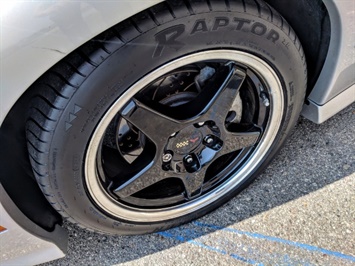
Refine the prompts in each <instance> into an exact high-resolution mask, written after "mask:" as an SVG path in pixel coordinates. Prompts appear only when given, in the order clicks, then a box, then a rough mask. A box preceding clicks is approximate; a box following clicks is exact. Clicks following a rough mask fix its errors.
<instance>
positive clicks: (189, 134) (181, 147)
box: [172, 126, 202, 155]
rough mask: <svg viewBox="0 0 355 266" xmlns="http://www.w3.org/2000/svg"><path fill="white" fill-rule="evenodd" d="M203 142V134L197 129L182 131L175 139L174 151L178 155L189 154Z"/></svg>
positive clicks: (189, 128)
mask: <svg viewBox="0 0 355 266" xmlns="http://www.w3.org/2000/svg"><path fill="white" fill-rule="evenodd" d="M201 142H202V133H201V132H200V131H199V130H198V129H196V128H195V127H193V126H192V127H187V128H184V129H183V130H181V131H180V132H179V133H178V134H177V136H176V137H175V138H174V140H173V143H172V149H173V151H174V153H177V154H182V155H184V154H188V153H190V152H191V151H193V150H194V149H195V148H196V147H197V146H198V145H200V143H201Z"/></svg>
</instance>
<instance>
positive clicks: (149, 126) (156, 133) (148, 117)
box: [121, 100, 184, 147]
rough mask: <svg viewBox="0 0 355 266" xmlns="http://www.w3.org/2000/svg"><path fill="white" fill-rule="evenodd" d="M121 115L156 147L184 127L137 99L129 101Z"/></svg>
mask: <svg viewBox="0 0 355 266" xmlns="http://www.w3.org/2000/svg"><path fill="white" fill-rule="evenodd" d="M121 115H122V117H124V118H125V119H126V120H127V121H129V122H130V123H131V124H133V125H134V126H135V127H137V128H138V129H139V130H140V131H142V132H143V133H144V134H145V135H146V136H147V137H148V138H149V139H150V140H152V141H153V142H154V143H155V144H156V145H157V146H158V147H160V146H162V145H163V143H164V142H165V141H166V140H167V139H168V137H169V136H170V135H171V134H172V133H174V132H177V131H179V130H180V129H182V128H183V127H184V125H183V124H182V123H180V122H178V121H176V120H173V119H171V118H169V117H167V116H165V115H163V114H162V113H159V112H157V111H155V110H153V109H151V108H149V107H148V106H146V105H144V104H143V103H141V102H139V101H138V100H132V101H130V102H129V103H128V104H127V105H126V107H125V108H124V109H123V111H122V112H121Z"/></svg>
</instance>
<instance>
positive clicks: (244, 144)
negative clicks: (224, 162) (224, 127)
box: [218, 131, 260, 157]
mask: <svg viewBox="0 0 355 266" xmlns="http://www.w3.org/2000/svg"><path fill="white" fill-rule="evenodd" d="M259 136H260V132H259V131H251V132H229V131H228V132H226V133H225V137H224V143H223V147H222V149H221V151H220V153H219V156H218V157H220V156H222V155H224V154H228V153H231V152H234V151H238V150H241V149H244V148H248V147H251V146H253V145H254V144H255V143H256V142H257V141H258V139H259Z"/></svg>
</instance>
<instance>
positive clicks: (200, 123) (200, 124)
mask: <svg viewBox="0 0 355 266" xmlns="http://www.w3.org/2000/svg"><path fill="white" fill-rule="evenodd" d="M204 124H205V122H199V123H197V125H199V126H200V127H202V126H203V125H204Z"/></svg>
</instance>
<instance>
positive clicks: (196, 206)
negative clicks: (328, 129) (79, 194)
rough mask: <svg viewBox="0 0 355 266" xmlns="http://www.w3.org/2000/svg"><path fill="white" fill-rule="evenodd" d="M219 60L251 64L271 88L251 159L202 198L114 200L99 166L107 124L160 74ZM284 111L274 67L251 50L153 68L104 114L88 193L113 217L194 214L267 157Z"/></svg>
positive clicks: (88, 164) (89, 159)
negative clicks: (151, 205) (153, 205)
mask: <svg viewBox="0 0 355 266" xmlns="http://www.w3.org/2000/svg"><path fill="white" fill-rule="evenodd" d="M219 59H221V60H230V61H235V62H236V63H239V64H242V65H245V66H247V67H249V68H250V69H252V70H253V71H255V72H256V73H257V74H258V75H259V76H260V77H262V79H263V82H264V83H265V85H266V87H267V88H269V91H270V93H269V95H270V100H271V104H270V117H269V122H268V124H267V127H266V128H265V133H264V134H263V136H262V138H261V140H260V141H259V144H258V146H257V147H256V149H255V150H254V151H253V153H252V154H251V155H250V158H249V159H248V161H247V162H246V163H245V164H244V166H243V167H242V168H241V169H239V170H238V171H237V172H235V173H234V174H233V175H232V176H231V177H230V178H229V179H228V180H227V181H226V182H224V183H223V184H221V185H220V186H218V187H216V188H214V189H213V190H211V191H210V192H208V193H206V194H204V195H202V196H201V197H198V198H196V199H194V200H191V201H189V202H186V203H183V204H181V205H177V206H172V207H167V208H161V209H152V210H148V209H141V208H136V207H130V206H127V205H124V204H122V203H119V202H118V201H116V200H114V199H113V198H112V197H111V196H110V195H109V194H108V193H107V192H106V190H105V189H104V188H103V187H102V185H101V182H100V181H99V178H98V173H97V167H96V160H97V159H96V157H97V156H98V149H99V147H100V145H101V141H102V139H103V136H104V134H105V131H106V128H107V127H108V125H109V123H110V122H111V120H112V119H113V117H114V116H115V115H116V114H117V113H118V112H119V111H120V110H121V109H122V108H123V106H124V105H125V104H126V103H127V101H128V100H129V99H131V98H132V97H133V96H134V95H135V94H136V93H137V92H139V91H140V90H141V89H142V88H144V87H145V86H147V85H148V84H150V83H151V82H152V81H153V80H155V79H156V78H157V77H159V76H162V75H164V74H166V73H168V72H170V71H172V70H174V69H177V68H179V67H182V66H184V65H188V64H192V63H195V62H199V61H204V60H219ZM283 113H284V95H283V91H282V85H281V82H280V80H279V78H278V76H277V74H276V73H275V71H274V70H273V69H272V67H271V66H270V65H269V64H267V63H266V62H265V61H263V60H262V59H260V58H258V57H256V56H254V55H251V54H249V53H245V52H242V51H236V50H209V51H204V52H199V53H194V54H191V55H187V56H184V57H181V58H178V59H176V60H174V61H172V62H169V63H167V64H165V65H163V66H161V67H160V68H158V69H156V70H154V71H153V72H151V73H149V74H147V75H146V76H144V77H143V78H141V79H140V80H139V81H137V82H136V83H135V84H134V85H132V86H131V87H130V88H129V89H128V90H127V91H126V92H125V93H124V94H123V95H122V96H121V97H120V98H119V99H117V100H116V101H115V103H114V104H113V105H112V106H111V107H110V108H109V110H108V111H107V112H106V114H105V115H104V117H103V118H102V119H101V121H100V123H99V124H98V125H97V127H96V129H95V131H94V133H93V135H92V137H91V139H90V142H89V145H88V148H87V152H86V156H85V165H84V171H85V172H84V173H85V183H86V187H87V190H88V193H89V195H90V197H91V198H92V200H93V201H94V202H95V204H96V205H97V206H99V208H101V209H102V210H103V211H104V212H106V213H108V214H110V215H111V216H113V217H117V218H119V219H122V220H126V221H131V222H138V223H139V222H141V223H146V222H150V223H152V222H161V221H165V220H170V219H174V218H178V217H182V216H185V215H188V214H191V213H193V212H195V211H197V210H200V209H201V208H203V207H206V206H208V205H209V204H211V203H212V202H214V201H216V200H218V199H220V198H221V197H223V195H225V194H227V193H229V192H231V191H232V190H233V189H234V188H235V187H236V186H238V185H239V184H241V183H242V182H243V180H245V179H246V178H247V177H248V176H249V174H250V173H252V172H253V170H254V169H255V166H256V165H258V164H259V163H260V162H261V161H262V160H263V158H265V155H266V154H267V152H268V151H269V148H270V147H271V145H272V143H273V142H274V140H275V138H276V136H277V133H278V131H279V128H280V126H281V122H282V117H283Z"/></svg>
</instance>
